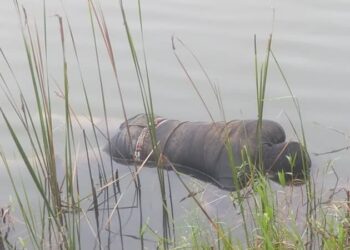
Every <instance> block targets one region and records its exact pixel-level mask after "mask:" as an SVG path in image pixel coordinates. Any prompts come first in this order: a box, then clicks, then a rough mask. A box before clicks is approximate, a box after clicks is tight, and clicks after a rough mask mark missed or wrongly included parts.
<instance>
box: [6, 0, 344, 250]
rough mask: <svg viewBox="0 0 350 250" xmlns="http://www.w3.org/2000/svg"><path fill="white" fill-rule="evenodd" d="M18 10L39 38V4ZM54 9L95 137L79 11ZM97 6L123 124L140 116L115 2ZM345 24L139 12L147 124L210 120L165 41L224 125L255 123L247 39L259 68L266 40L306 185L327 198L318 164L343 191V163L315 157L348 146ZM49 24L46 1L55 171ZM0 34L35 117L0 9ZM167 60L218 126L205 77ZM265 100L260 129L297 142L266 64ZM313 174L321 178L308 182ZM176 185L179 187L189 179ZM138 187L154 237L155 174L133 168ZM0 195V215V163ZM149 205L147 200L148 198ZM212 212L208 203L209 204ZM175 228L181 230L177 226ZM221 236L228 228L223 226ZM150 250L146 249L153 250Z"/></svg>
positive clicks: (253, 11) (182, 208)
mask: <svg viewBox="0 0 350 250" xmlns="http://www.w3.org/2000/svg"><path fill="white" fill-rule="evenodd" d="M21 2H22V3H23V5H24V7H25V8H26V12H27V13H28V20H30V22H31V24H33V20H35V21H36V22H37V24H38V27H39V33H41V34H42V27H43V25H42V1H40V0H23V1H21ZM62 2H63V6H64V9H65V11H66V13H67V15H68V18H69V21H70V23H71V25H72V30H73V33H74V35H75V39H76V44H77V47H78V53H79V58H80V61H81V67H82V71H83V75H84V80H85V83H86V85H87V92H88V95H89V96H90V97H91V98H90V101H91V105H92V107H93V114H94V117H95V119H96V122H97V124H99V125H100V126H101V129H102V130H104V131H105V126H104V122H103V121H104V118H103V109H102V101H101V94H100V90H99V89H100V87H99V79H98V71H97V65H96V60H95V54H94V53H95V52H94V49H93V48H94V44H93V37H92V31H91V25H90V20H89V15H88V7H87V3H86V2H87V1H83V0H76V1H67V0H66V1H62ZM101 2H102V3H101V8H102V10H103V12H104V15H105V18H106V22H107V25H108V27H109V32H110V36H111V40H112V45H113V47H114V49H115V56H116V64H117V70H118V74H119V79H120V83H121V87H122V91H123V95H124V99H125V103H126V111H127V114H128V116H133V115H135V114H137V113H142V112H143V107H142V102H141V98H140V93H139V90H138V83H137V77H136V74H135V69H134V67H133V63H132V58H131V55H130V49H129V46H128V43H127V37H126V34H125V29H124V25H123V21H122V18H121V12H120V8H119V4H118V1H112V0H107V1H101ZM125 8H126V13H127V16H128V19H129V25H130V27H131V31H132V34H133V36H134V41H135V44H136V47H137V50H138V52H140V54H139V55H140V56H141V54H142V50H141V49H140V48H142V39H141V33H140V27H139V20H138V16H137V14H138V9H137V1H125ZM349 13H350V4H349V3H348V1H345V0H332V1H330V0H328V1H327V0H319V1H301V0H293V1H292V0H286V1H267V0H266V1H261V0H244V1H243V0H235V1H231V0H216V1H209V0H201V1H199V0H191V1H178V0H176V1H175V0H163V1H156V0H149V1H142V14H143V27H144V44H145V51H146V57H147V62H148V69H149V73H150V81H151V84H152V93H153V101H154V106H155V112H156V113H157V114H158V115H162V116H164V117H168V118H175V119H180V120H191V121H198V120H201V121H209V120H210V119H209V116H208V114H207V112H206V110H205V108H204V107H203V105H202V104H201V102H200V100H199V98H198V96H196V94H195V91H194V90H193V88H192V87H191V85H190V83H189V80H188V78H187V76H186V74H185V72H184V71H183V70H182V68H181V67H180V65H179V63H178V62H177V60H176V58H175V56H174V51H173V48H172V37H174V38H175V41H177V39H180V40H181V41H182V42H183V43H184V44H185V45H186V47H188V48H189V49H190V50H191V52H193V53H194V54H195V55H196V56H197V58H198V59H199V60H200V62H201V64H202V65H203V66H204V67H205V69H206V72H207V73H208V74H209V76H210V78H211V79H212V81H213V82H215V83H216V84H217V85H218V86H219V88H220V91H221V95H222V99H223V103H224V107H225V114H226V118H227V119H228V120H230V119H250V118H256V117H257V115H256V114H257V111H256V99H255V96H256V94H255V73H254V43H253V42H254V35H256V36H257V44H258V55H259V58H260V61H261V62H262V61H263V57H264V55H265V50H266V45H267V40H268V37H269V34H270V33H271V32H273V41H272V50H273V52H274V54H275V55H276V57H277V60H278V62H279V64H280V66H281V67H282V68H283V72H284V74H285V76H286V78H287V80H288V82H289V84H290V86H291V88H292V91H293V93H294V95H295V96H296V97H297V98H298V100H299V102H300V108H301V112H302V119H303V125H304V128H305V133H306V139H307V143H308V147H309V151H310V153H311V157H312V161H313V173H314V176H317V177H316V184H317V185H319V186H321V184H324V185H325V187H324V190H327V189H329V188H332V187H333V185H334V180H335V177H334V175H333V174H328V173H324V172H325V170H326V165H327V162H328V161H329V160H334V161H335V162H334V168H335V170H336V171H337V172H338V173H340V176H339V177H340V182H339V185H340V186H344V187H348V178H349V177H350V168H349V167H348V164H349V162H350V156H349V151H348V150H341V151H339V152H336V153H332V154H326V155H323V156H315V155H314V153H323V152H329V151H333V150H337V149H341V148H343V147H347V146H348V145H349V144H350V142H349V128H350V119H349V117H350V99H349V96H350V83H349V79H350V32H349V31H350V14H349ZM56 14H59V15H61V16H63V15H64V11H63V8H62V4H61V1H54V0H52V1H51V0H50V1H48V3H47V15H48V19H47V30H48V58H49V72H50V76H49V77H50V81H51V84H52V104H53V112H54V114H53V115H54V120H55V124H54V126H55V138H56V144H57V145H58V148H57V150H56V153H57V158H58V159H60V158H61V159H62V158H63V152H64V139H63V136H62V135H63V133H64V126H65V125H64V108H63V107H64V102H63V101H62V99H61V98H59V97H58V96H57V95H56V94H55V92H57V87H56V85H55V82H57V83H58V85H59V86H62V84H61V83H62V82H63V78H62V53H61V44H60V33H59V25H58V21H57V18H56V17H55V15H56ZM0 30H1V32H0V48H1V49H2V50H3V51H4V53H5V54H6V56H7V58H8V60H9V62H10V63H11V65H12V68H13V70H14V72H15V75H16V78H17V79H18V81H19V82H20V85H21V88H22V90H23V92H24V93H25V95H26V97H27V98H28V100H29V103H30V104H31V105H33V106H34V105H35V103H34V98H33V97H32V96H33V91H32V85H31V82H30V74H29V70H28V64H27V61H26V55H25V50H24V46H23V42H22V39H21V33H20V26H19V20H18V16H17V14H16V11H15V7H14V5H13V2H12V1H11V0H5V1H3V3H2V4H1V5H0ZM67 41H68V38H67ZM98 44H99V46H100V48H101V49H100V53H101V68H102V74H103V82H104V89H105V92H106V105H107V111H108V116H109V127H110V128H112V129H111V133H112V134H113V130H114V129H116V128H117V127H118V124H119V123H120V122H121V121H122V120H123V114H122V110H121V105H120V101H119V97H118V92H117V85H116V82H115V78H114V76H113V71H112V69H111V66H110V63H109V61H108V57H107V53H106V51H105V48H104V47H103V43H102V40H101V39H100V38H99V39H98ZM176 48H177V50H176V51H177V53H178V55H179V56H180V58H181V60H182V62H183V63H184V65H185V66H186V69H187V72H188V73H189V74H190V75H191V78H192V79H193V81H194V82H195V83H196V84H197V85H198V88H199V89H200V91H201V93H202V95H203V97H204V98H205V101H206V103H207V104H208V106H209V108H210V110H211V111H212V113H213V115H214V117H215V119H216V120H220V119H221V117H220V112H219V110H218V109H217V106H216V100H215V98H214V96H213V93H212V92H211V89H210V87H209V85H208V84H207V81H206V77H205V74H204V73H203V72H202V70H201V69H200V67H199V66H198V64H197V63H196V62H195V60H194V58H193V57H191V55H190V53H189V52H188V51H187V50H186V49H185V48H184V46H182V45H181V43H180V42H176ZM67 54H68V56H67V57H68V60H69V80H70V95H71V99H70V102H71V105H72V107H73V108H74V110H75V112H76V114H77V115H78V117H79V118H80V120H81V122H82V123H83V126H84V127H85V129H87V131H88V133H90V132H91V129H90V126H89V123H88V121H87V120H86V119H84V116H86V115H87V109H86V104H85V99H84V96H83V91H82V87H81V83H80V78H79V73H78V68H77V67H76V64H75V58H74V51H73V50H72V47H71V46H70V45H69V46H68V49H67ZM0 73H1V74H2V75H3V76H4V78H5V79H6V81H7V82H8V83H9V84H10V83H13V84H12V85H11V88H12V86H14V81H13V79H12V78H11V76H10V73H9V70H8V68H7V66H6V63H5V62H4V61H3V60H0ZM13 89H14V93H18V92H16V90H15V87H13ZM266 91H267V98H266V106H265V113H264V116H265V118H267V119H272V120H275V121H278V122H280V123H281V124H282V125H283V126H284V128H285V130H286V133H287V138H288V139H291V140H296V136H295V135H294V132H293V128H292V126H291V125H290V122H289V120H288V118H289V119H290V120H291V121H292V122H293V124H295V126H296V130H297V131H298V132H300V131H301V129H300V126H299V121H298V115H297V112H296V110H295V107H294V105H293V101H292V99H291V98H290V94H289V92H288V89H287V87H286V85H285V84H284V81H283V78H282V76H281V74H280V73H279V71H278V68H277V67H276V64H275V63H274V62H273V61H271V64H270V68H269V75H268V85H267V90H266ZM17 97H18V96H17ZM17 97H16V98H17ZM0 106H1V108H2V109H3V110H4V112H5V113H6V114H7V115H8V116H9V119H10V120H11V121H12V122H13V125H14V127H15V128H16V129H19V130H18V131H17V134H18V136H19V137H20V138H24V136H25V133H24V131H22V130H21V126H20V124H19V121H18V120H16V117H15V114H14V113H13V112H12V110H11V107H10V105H9V103H8V101H7V100H6V98H5V96H4V95H3V93H1V97H0ZM89 129H90V131H89ZM80 136H81V132H80ZM0 137H1V138H2V140H1V142H0V146H1V149H2V150H3V151H4V152H5V154H6V156H7V159H8V160H9V161H10V163H11V166H12V165H13V166H15V167H16V169H19V170H20V171H21V169H24V166H23V165H22V164H21V161H20V160H19V154H18V152H17V151H16V148H15V145H14V143H12V142H11V137H10V135H9V133H8V130H7V128H6V126H5V124H4V122H1V123H0ZM24 140H25V139H24ZM100 140H101V144H104V143H105V141H103V138H102V136H101V138H100ZM81 146H82V145H81ZM82 152H83V150H82ZM82 158H83V157H82ZM107 160H108V157H107ZM78 164H79V165H78V166H79V168H80V169H81V170H80V171H81V172H85V171H86V172H87V168H86V164H84V161H83V160H82V161H81V162H80V163H78ZM115 168H118V169H119V170H120V172H121V173H127V172H128V168H126V167H125V166H122V165H118V164H115ZM320 173H321V176H323V177H322V178H319V177H318V176H319V175H320ZM21 175H22V176H23V180H24V182H30V181H29V178H28V177H27V176H26V172H25V171H21ZM170 177H171V180H172V191H173V193H174V200H175V201H176V204H175V205H174V207H175V208H176V209H175V215H176V217H177V218H182V219H183V221H186V219H184V218H188V217H190V213H191V212H188V211H191V209H190V208H191V207H192V209H193V207H195V205H194V204H192V203H191V202H189V201H188V202H187V201H185V202H179V200H181V199H182V198H183V197H185V196H186V191H185V189H184V188H183V187H182V186H181V184H180V182H179V181H178V180H177V178H176V176H175V175H174V174H173V173H170ZM185 178H186V177H185ZM186 179H188V181H189V182H190V180H189V178H186ZM129 181H130V180H129ZM141 182H142V186H143V188H144V191H143V199H144V204H143V207H144V209H145V210H144V211H145V212H144V218H145V220H146V218H148V220H149V221H150V222H149V224H150V225H152V226H154V228H157V230H158V231H159V230H161V216H160V214H161V205H160V199H159V196H158V194H159V191H157V190H158V179H157V173H156V171H155V169H152V168H144V169H143V170H142V174H141ZM0 183H1V184H0V185H1V186H0V189H1V190H2V192H1V196H0V202H1V203H0V206H6V205H7V204H8V202H9V199H10V194H11V192H12V191H11V188H10V183H9V181H8V176H7V174H6V171H5V169H4V168H3V163H2V162H1V163H0ZM198 185H204V187H205V188H206V191H205V192H204V194H203V197H202V198H203V199H204V200H206V201H207V203H208V204H209V205H208V206H210V209H212V213H213V214H214V215H215V214H216V213H221V214H222V218H224V217H225V216H226V217H227V218H230V216H229V215H230V214H231V213H232V209H229V208H228V207H229V206H231V205H230V200H229V197H228V193H227V192H225V191H222V190H219V189H217V188H215V187H212V186H210V185H209V186H208V185H206V184H203V183H202V184H198ZM125 186H127V184H125ZM276 188H280V187H276ZM4 190H5V191H6V192H4ZM29 190H30V192H33V195H34V194H35V192H36V191H35V189H34V188H33V189H29ZM130 192H131V193H132V192H133V191H130ZM148 193H150V194H151V195H150V196H148V195H147V194H148ZM146 196H147V197H146ZM211 201H213V202H212V203H211ZM218 211H219V212H218ZM129 212H130V211H129ZM129 212H127V213H129ZM131 218H132V216H131ZM180 221H181V219H180ZM123 223H125V230H126V231H128V230H129V231H128V234H135V232H136V231H135V227H136V225H135V223H136V224H137V219H136V218H134V219H133V218H132V219H130V220H129V219H126V220H125V221H124V222H123ZM182 223H183V224H182V225H183V226H184V228H185V222H182ZM228 224H229V225H232V224H234V223H233V222H232V219H231V222H229V223H228ZM116 241H117V242H118V244H119V243H120V242H119V240H118V239H116ZM127 244H129V246H132V245H135V246H138V241H137V239H133V238H130V237H129V238H128V239H127ZM149 244H150V246H152V244H153V243H149Z"/></svg>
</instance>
